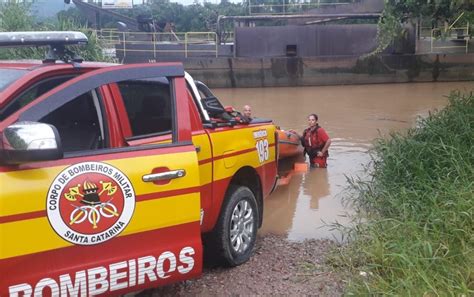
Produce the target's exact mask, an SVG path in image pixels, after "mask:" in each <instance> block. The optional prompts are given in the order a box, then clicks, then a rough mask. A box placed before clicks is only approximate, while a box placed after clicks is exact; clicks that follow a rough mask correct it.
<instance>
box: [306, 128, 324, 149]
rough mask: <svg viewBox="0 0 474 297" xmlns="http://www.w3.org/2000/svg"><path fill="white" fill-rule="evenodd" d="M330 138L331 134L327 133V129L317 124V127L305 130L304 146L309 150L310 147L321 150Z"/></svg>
mask: <svg viewBox="0 0 474 297" xmlns="http://www.w3.org/2000/svg"><path fill="white" fill-rule="evenodd" d="M328 139H329V136H328V134H327V133H326V130H324V129H323V128H321V127H319V126H316V128H315V129H311V128H307V129H305V130H304V132H303V146H304V147H305V148H306V150H307V151H309V149H316V150H318V151H320V150H321V149H322V148H323V147H324V145H325V144H326V141H328ZM326 154H327V152H326Z"/></svg>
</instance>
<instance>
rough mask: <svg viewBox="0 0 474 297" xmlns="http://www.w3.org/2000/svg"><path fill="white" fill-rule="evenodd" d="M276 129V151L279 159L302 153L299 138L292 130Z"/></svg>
mask: <svg viewBox="0 0 474 297" xmlns="http://www.w3.org/2000/svg"><path fill="white" fill-rule="evenodd" d="M277 131H278V153H279V157H278V158H279V159H284V158H288V157H293V156H296V155H298V154H299V155H302V154H303V146H302V145H301V141H300V138H299V137H298V135H296V134H295V133H293V132H290V131H285V130H277Z"/></svg>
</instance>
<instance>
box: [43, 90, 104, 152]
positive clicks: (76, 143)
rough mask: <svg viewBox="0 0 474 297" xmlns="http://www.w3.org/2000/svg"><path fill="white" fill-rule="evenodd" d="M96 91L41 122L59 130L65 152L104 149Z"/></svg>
mask: <svg viewBox="0 0 474 297" xmlns="http://www.w3.org/2000/svg"><path fill="white" fill-rule="evenodd" d="M100 114H101V113H100V104H99V99H98V96H97V93H96V92H95V91H92V92H87V93H85V94H83V95H81V96H79V97H77V98H75V99H73V100H72V101H70V102H68V103H66V104H64V105H63V106H61V107H59V108H58V109H56V110H54V111H52V112H51V113H49V114H47V115H46V116H44V117H43V118H42V119H41V120H40V122H42V123H47V124H51V125H53V126H55V127H56V129H58V132H59V136H60V138H61V143H62V147H63V151H64V152H65V153H67V152H75V151H87V150H96V149H100V148H103V147H104V143H105V142H104V127H103V121H102V116H99V115H100Z"/></svg>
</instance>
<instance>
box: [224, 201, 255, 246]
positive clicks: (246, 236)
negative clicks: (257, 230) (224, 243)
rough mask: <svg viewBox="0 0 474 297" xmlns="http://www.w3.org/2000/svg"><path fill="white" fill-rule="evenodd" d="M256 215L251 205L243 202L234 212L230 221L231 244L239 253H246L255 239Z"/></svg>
mask: <svg viewBox="0 0 474 297" xmlns="http://www.w3.org/2000/svg"><path fill="white" fill-rule="evenodd" d="M254 221H255V218H254V214H253V209H252V207H251V205H250V203H249V202H248V201H247V200H241V201H239V203H237V205H236V206H235V208H234V210H233V211H232V217H231V220H230V243H231V246H232V248H233V250H234V251H235V252H237V253H244V252H245V251H246V250H247V249H248V247H249V245H250V243H251V242H252V239H253V237H254V234H253V232H254V228H253V225H254V223H255V222H254Z"/></svg>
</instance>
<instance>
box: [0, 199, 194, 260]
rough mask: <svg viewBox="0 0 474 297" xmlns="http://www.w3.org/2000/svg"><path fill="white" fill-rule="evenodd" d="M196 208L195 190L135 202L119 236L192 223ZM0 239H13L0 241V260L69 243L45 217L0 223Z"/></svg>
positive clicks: (64, 245) (61, 246) (65, 245)
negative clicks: (127, 221) (132, 210)
mask: <svg viewBox="0 0 474 297" xmlns="http://www.w3.org/2000/svg"><path fill="white" fill-rule="evenodd" d="M199 207H200V199H199V193H190V194H183V195H179V196H173V197H172V198H162V199H154V200H147V201H142V202H139V203H137V204H136V206H135V212H134V214H133V217H132V220H131V222H130V223H129V225H128V226H127V227H126V229H125V230H124V231H123V232H122V233H121V234H120V235H119V236H124V235H130V234H136V233H140V232H145V231H149V230H154V229H159V228H165V227H171V226H175V225H180V224H185V223H190V222H196V221H198V220H199V219H200V215H199V212H195V211H194V213H193V210H195V209H197V208H199ZM0 238H11V239H13V238H14V240H8V241H2V242H1V243H0V259H5V258H10V257H15V256H21V255H26V254H31V253H38V252H43V251H47V250H51V249H57V248H63V247H67V246H71V245H72V244H70V243H68V242H67V241H65V240H63V239H61V237H59V236H58V235H57V234H56V233H55V232H54V230H53V229H52V227H51V226H50V224H49V222H48V219H47V218H46V217H42V218H35V219H29V220H22V221H16V222H10V223H4V224H0ZM25 269H28V268H27V267H26V268H25Z"/></svg>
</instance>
